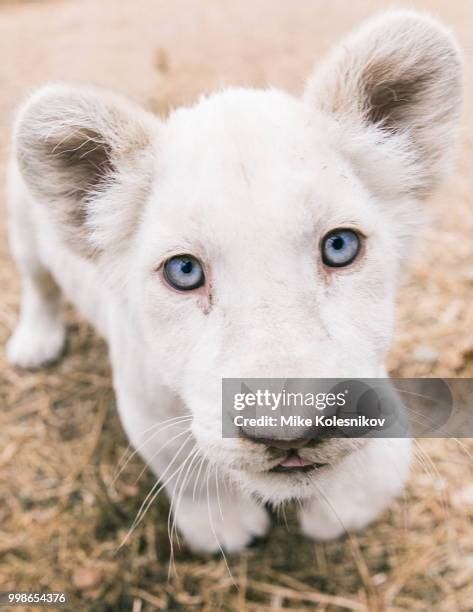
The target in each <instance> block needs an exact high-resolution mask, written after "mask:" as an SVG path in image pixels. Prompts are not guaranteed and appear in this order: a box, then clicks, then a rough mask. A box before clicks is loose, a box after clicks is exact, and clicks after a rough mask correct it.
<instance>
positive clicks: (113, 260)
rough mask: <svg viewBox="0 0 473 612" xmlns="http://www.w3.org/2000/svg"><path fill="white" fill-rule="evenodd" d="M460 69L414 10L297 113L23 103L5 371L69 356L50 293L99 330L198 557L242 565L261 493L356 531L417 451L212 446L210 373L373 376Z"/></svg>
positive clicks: (322, 524) (45, 98)
mask: <svg viewBox="0 0 473 612" xmlns="http://www.w3.org/2000/svg"><path fill="white" fill-rule="evenodd" d="M461 75H462V65H461V60H460V56H459V51H458V49H457V46H456V44H455V41H454V39H453V38H452V36H451V34H450V33H449V32H448V31H447V30H446V29H445V28H444V27H443V26H442V25H441V24H439V23H438V22H437V21H435V20H434V19H432V18H430V17H428V16H424V15H419V14H417V13H414V12H409V11H400V12H398V11H396V12H391V13H387V14H385V15H382V16H380V17H376V18H374V19H372V20H370V21H368V22H367V23H366V24H364V25H363V26H362V27H361V29H359V30H358V31H356V32H355V33H353V34H351V35H350V36H348V37H347V38H346V39H345V40H344V41H343V43H342V44H341V45H339V46H338V47H336V48H335V49H334V51H333V52H332V53H331V54H330V55H329V57H328V58H327V59H326V60H325V62H324V63H322V65H321V66H320V67H319V68H317V69H316V71H315V73H314V74H313V75H312V76H311V77H310V79H309V81H308V84H307V87H306V90H305V92H304V95H303V96H302V98H301V99H298V98H294V97H292V96H290V95H288V94H287V93H284V92H282V91H277V90H272V89H267V90H257V89H227V90H225V91H221V92H218V93H216V94H214V95H211V96H209V97H206V98H202V99H201V100H200V101H199V102H198V103H197V104H196V105H195V106H193V107H190V108H181V109H179V110H177V111H175V112H174V113H173V114H172V115H171V116H170V117H169V118H168V119H167V120H166V121H162V120H160V119H158V118H156V117H155V116H153V115H151V114H149V113H148V112H145V111H144V110H142V109H140V108H138V107H137V106H135V105H133V104H132V103H130V102H127V101H126V100H124V99H123V98H121V97H118V96H115V95H113V94H110V93H107V92H103V91H100V90H97V89H89V88H83V87H73V86H65V85H50V86H46V87H44V88H43V89H41V90H40V91H38V92H37V93H35V94H34V95H33V96H31V97H30V98H29V99H28V100H27V101H26V103H25V104H24V105H23V106H22V108H21V109H20V112H19V115H18V119H17V122H16V125H15V130H14V137H13V159H12V164H11V171H10V214H11V245H12V250H13V253H14V256H15V259H16V262H17V264H18V267H19V269H20V271H21V274H22V279H23V290H22V301H21V315H20V319H19V323H18V326H17V328H16V330H15V333H14V334H13V336H12V338H11V339H10V341H9V344H8V347H7V353H8V358H9V360H10V361H11V363H13V364H16V365H17V366H20V367H25V368H35V367H38V366H41V365H42V364H45V363H48V362H50V361H52V360H55V359H57V358H58V357H59V356H60V354H61V352H62V350H63V346H64V342H65V328H64V323H63V320H62V317H61V295H62V294H64V296H65V297H67V298H68V299H70V300H71V301H72V302H73V303H74V304H76V306H77V308H78V309H79V310H80V311H81V313H82V314H83V315H84V316H85V317H87V319H88V320H89V321H91V322H92V323H93V324H94V325H95V327H96V328H97V330H98V331H99V332H100V333H101V334H103V335H104V336H105V338H106V339H107V340H108V343H109V346H110V356H111V360H112V363H113V372H114V388H115V391H116V396H117V401H118V409H119V412H120V415H121V419H122V421H123V425H124V427H125V429H126V431H127V432H128V435H129V437H130V440H131V442H132V444H134V445H135V447H136V448H138V449H139V451H140V453H141V454H142V456H143V458H144V459H145V460H146V461H147V462H148V463H149V465H150V466H151V467H152V469H153V470H154V471H155V473H156V475H157V476H158V477H159V478H160V479H161V481H162V483H163V485H164V486H165V487H166V489H167V491H168V493H169V495H170V496H171V499H172V510H173V513H174V520H175V521H176V524H177V527H178V528H179V529H180V531H181V532H182V533H183V534H184V536H185V538H186V539H187V542H188V544H189V545H190V546H191V547H192V548H193V549H195V550H204V551H216V550H218V549H219V547H222V548H223V549H225V550H227V551H237V550H240V549H241V548H242V547H244V546H245V545H247V544H248V543H249V542H250V540H251V538H252V537H253V536H258V535H262V534H263V533H264V532H265V530H266V528H267V525H268V519H267V515H266V511H265V509H264V505H263V502H266V501H269V502H272V503H275V504H277V503H280V502H283V501H284V500H288V499H298V500H299V501H300V508H301V509H300V520H301V525H302V529H303V530H304V532H305V533H306V534H308V535H309V536H311V537H313V538H316V539H326V538H334V537H337V536H338V535H339V534H341V533H342V532H343V531H344V530H345V529H348V530H349V529H358V528H361V527H363V526H365V525H367V524H368V523H369V522H370V521H372V520H373V519H375V518H376V517H377V516H378V515H379V513H380V512H381V511H383V509H385V508H386V507H387V506H388V505H389V503H390V501H391V500H392V499H393V497H394V496H395V495H397V494H398V493H399V492H400V491H401V489H402V486H403V483H404V482H405V479H406V477H407V474H408V469H409V463H410V444H409V441H408V440H380V439H377V440H370V441H364V442H362V441H360V440H358V441H356V440H351V441H350V440H337V439H332V440H325V441H323V442H321V441H320V440H312V441H310V442H307V441H301V440H290V441H287V440H281V439H274V440H271V439H266V440H263V441H262V440H261V439H253V438H251V437H248V436H246V437H242V438H236V439H225V438H223V437H222V430H221V427H222V417H221V380H222V377H226V376H230V377H264V376H268V377H291V376H292V377H338V378H345V377H380V376H385V370H384V366H383V361H384V358H385V354H386V351H387V349H388V347H389V344H390V340H391V336H392V330H393V305H394V297H395V293H396V286H397V284H398V279H399V276H400V270H401V267H402V263H403V261H404V259H405V254H406V251H407V250H408V246H409V240H410V237H411V236H413V234H414V233H415V231H416V228H417V225H418V219H419V212H418V208H417V203H418V201H419V200H421V199H423V198H424V197H425V196H427V195H428V194H430V193H431V192H432V190H433V189H434V187H435V186H436V184H437V183H438V181H439V179H440V178H441V177H442V175H443V174H444V172H445V171H446V169H447V168H448V162H449V158H450V154H451V149H452V144H453V141H454V135H455V132H456V129H457V122H458V116H459V110H460V101H461V89H462V88H461Z"/></svg>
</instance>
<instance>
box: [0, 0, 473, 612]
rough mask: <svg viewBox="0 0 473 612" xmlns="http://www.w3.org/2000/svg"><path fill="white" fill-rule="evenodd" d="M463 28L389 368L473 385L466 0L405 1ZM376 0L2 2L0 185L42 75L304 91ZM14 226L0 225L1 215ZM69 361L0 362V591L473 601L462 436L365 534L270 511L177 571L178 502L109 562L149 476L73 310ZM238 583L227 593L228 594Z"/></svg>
mask: <svg viewBox="0 0 473 612" xmlns="http://www.w3.org/2000/svg"><path fill="white" fill-rule="evenodd" d="M411 4H414V5H415V6H418V7H421V8H424V7H425V8H428V9H431V10H433V11H434V12H437V13H438V14H439V15H440V16H442V17H443V18H444V19H445V20H446V21H447V22H448V23H450V24H452V25H453V26H454V27H455V29H456V31H457V33H458V36H459V39H460V41H461V43H462V45H463V48H464V50H465V53H466V68H467V77H468V78H467V101H466V112H465V119H464V138H463V143H462V148H461V150H460V155H459V158H460V161H459V164H458V169H457V171H456V174H455V175H454V176H453V177H452V179H451V180H450V182H449V183H448V184H447V185H446V186H445V187H444V188H443V191H442V192H441V193H440V194H439V195H438V196H437V197H436V198H435V199H433V200H432V201H430V202H429V206H430V207H431V210H432V212H433V224H432V227H431V229H430V230H428V231H427V232H426V235H425V236H424V237H423V242H422V246H421V248H420V250H419V254H418V256H417V258H416V259H415V261H414V262H413V265H412V268H411V270H410V273H409V277H408V280H407V283H406V286H405V287H404V289H403V291H402V294H401V296H400V303H399V314H400V321H399V329H398V333H397V336H396V344H395V346H394V348H393V351H392V354H391V357H390V368H391V371H392V372H393V373H395V374H396V375H398V376H415V375H421V376H462V377H472V376H473V337H472V329H473V312H472V310H473V309H472V306H471V302H472V297H473V267H472V254H473V253H472V250H473V249H472V238H473V214H472V197H473V196H472V193H473V179H472V178H471V177H472V175H471V167H470V164H471V159H472V155H473V140H472V138H471V128H472V121H473V119H472V113H471V109H472V108H473V107H472V99H471V85H470V80H469V76H470V71H471V66H472V65H473V61H472V45H473V43H472V42H471V40H472V39H471V32H472V27H473V4H471V3H469V2H466V1H465V2H462V1H461V0H451V1H450V2H448V3H447V2H440V0H438V1H436V2H435V1H431V2H414V3H411ZM382 5H383V3H381V2H369V1H368V0H359V1H358V2H349V1H348V0H344V1H340V0H334V1H332V2H330V3H328V2H323V1H321V0H311V1H305V0H304V1H302V0H300V1H299V2H297V3H296V2H289V1H278V2H274V1H271V0H253V1H252V2H250V1H249V0H248V1H244V0H224V1H217V0H207V1H204V0H202V1H201V2H197V1H195V0H187V1H184V0H174V1H173V0H168V1H167V2H166V1H151V0H149V1H146V0H136V1H135V2H131V1H128V2H118V0H117V1H115V2H113V1H111V0H103V1H101V2H94V1H93V0H82V1H81V2H72V1H71V2H66V1H60V0H56V1H53V0H51V1H44V2H20V1H16V2H5V1H4V2H2V3H1V4H0V51H1V57H2V63H1V65H0V82H1V95H0V122H1V125H2V128H3V129H2V130H1V132H0V146H1V157H0V161H1V166H0V172H1V176H0V178H1V179H2V182H3V178H4V174H5V159H6V155H7V150H8V131H9V125H10V120H11V114H12V111H13V109H14V107H15V105H16V104H17V102H18V100H19V99H20V98H21V96H22V95H24V94H25V93H26V92H27V91H29V90H30V89H32V88H33V87H34V86H36V85H39V84H40V83H43V82H44V81H46V80H55V79H61V80H64V79H65V80H82V81H84V80H86V81H92V82H95V83H99V84H101V85H105V86H110V87H112V88H114V89H116V90H118V91H121V92H124V93H126V94H127V95H130V96H133V97H135V98H136V99H138V100H141V101H142V102H143V103H144V104H145V105H146V106H148V107H150V108H152V109H154V110H155V111H157V112H165V111H166V110H167V109H168V107H169V106H170V105H174V104H178V103H181V102H190V101H192V100H193V99H195V97H196V95H197V94H198V93H200V92H202V91H206V90H209V89H212V88H214V87H218V86H220V85H222V84H226V83H237V84H247V85H253V84H260V85H264V84H266V83H272V84H275V85H278V86H283V87H287V88H288V89H290V90H291V91H300V89H301V86H302V82H303V77H304V76H305V75H306V74H307V72H308V70H309V69H310V66H311V65H312V63H313V61H314V60H315V59H316V58H317V57H318V56H319V55H320V54H321V53H322V52H323V51H324V50H325V49H326V48H327V47H328V46H329V44H331V43H332V42H334V41H335V40H336V39H337V38H338V36H339V35H340V34H341V33H342V32H344V31H346V30H347V29H348V28H349V27H351V26H352V25H353V24H355V23H356V22H358V21H359V20H360V19H361V18H363V17H364V16H366V15H368V14H370V13H372V12H373V11H374V10H376V9H379V8H380V7H381V6H382ZM2 217H3V215H2ZM0 231H1V234H0V235H1V240H0V260H1V264H0V286H1V288H2V301H1V308H0V342H1V345H2V346H3V344H4V342H5V340H6V339H7V337H8V335H9V334H10V331H11V330H12V328H13V325H14V323H15V318H16V313H17V307H18V288H19V284H18V277H17V274H16V272H15V270H14V267H13V264H12V261H11V259H10V256H9V254H8V249H7V245H6V242H5V223H3V222H2V223H1V228H0ZM68 316H69V322H70V332H71V333H70V342H69V346H68V350H67V354H66V356H65V358H64V360H63V361H62V362H61V363H60V364H58V365H56V366H55V367H52V368H50V369H48V370H47V371H42V372H37V373H22V372H18V371H15V370H14V369H12V368H11V367H10V366H9V365H8V364H7V363H6V362H5V361H4V359H3V357H0V401H1V410H0V591H1V590H7V589H14V588H15V589H32V588H35V589H39V588H43V589H50V590H65V591H67V592H68V593H69V594H70V596H71V603H70V606H69V609H70V610H90V611H94V610H97V611H105V610H113V611H117V610H118V611H121V610H130V611H133V612H139V611H140V610H141V611H147V610H155V609H159V610H161V609H162V610H192V609H197V610H220V609H221V610H248V611H250V610H272V611H273V612H274V611H277V610H283V609H284V610H286V609H291V610H307V609H317V610H320V611H327V612H328V611H334V610H360V611H362V610H370V611H375V610H380V611H381V610H389V611H390V612H395V611H399V612H401V611H404V610H429V611H433V610H435V611H439V612H440V611H443V612H454V611H466V610H471V609H473V527H472V524H471V515H472V508H473V480H472V463H471V455H469V452H471V451H472V450H473V444H472V443H471V441H468V440H464V441H463V442H461V443H459V442H456V441H453V440H423V441H421V447H422V450H421V451H419V458H420V460H419V462H418V464H417V467H416V469H415V472H414V474H413V476H412V479H411V481H410V485H409V487H408V490H407V491H406V494H405V497H404V499H401V500H399V501H398V503H397V504H396V505H394V506H393V508H392V509H391V510H390V511H389V512H387V513H386V514H385V515H384V516H383V517H382V518H381V520H379V521H378V522H377V523H376V524H375V525H374V526H372V527H371V528H369V529H367V530H366V531H364V532H363V533H360V534H357V535H356V536H353V537H352V538H349V539H345V540H343V541H339V542H333V543H330V544H324V545H314V544H313V543H311V542H309V541H307V540H304V539H303V538H301V537H300V535H299V534H298V532H297V526H296V525H295V524H294V521H293V517H292V512H291V510H290V509H289V510H288V517H287V523H288V524H287V526H286V524H285V521H284V519H283V517H279V518H278V517H274V526H273V528H272V531H271V534H270V537H269V539H268V540H267V542H264V543H262V544H261V545H260V546H258V547H257V548H254V549H252V550H250V551H249V552H248V553H246V554H244V555H241V556H239V557H235V558H232V559H229V561H228V563H229V566H230V569H231V573H232V575H233V580H232V579H231V578H230V576H229V573H228V570H227V568H226V566H225V563H224V561H223V560H222V559H221V558H220V557H215V558H206V557H197V556H193V555H191V554H190V553H189V552H188V551H186V550H185V548H177V550H176V554H175V567H174V570H173V572H172V575H171V578H170V579H169V580H168V569H169V567H168V566H169V553H170V548H169V543H168V538H167V526H166V517H167V511H168V504H167V501H166V500H165V499H164V498H163V499H161V500H160V501H159V502H158V503H157V504H155V505H154V506H153V507H152V509H151V510H150V512H149V513H148V515H147V517H146V519H145V521H144V522H143V523H142V525H141V526H140V527H139V528H138V529H137V530H136V532H135V533H134V535H133V537H132V538H131V539H130V541H129V543H128V544H127V545H126V546H125V547H123V548H122V549H120V550H119V551H117V548H118V545H119V543H120V542H121V540H122V538H123V536H124V534H125V532H126V530H127V528H128V527H129V525H130V524H131V522H132V520H133V518H134V516H135V513H136V512H137V510H138V508H139V505H140V501H141V500H142V499H143V496H144V495H145V494H146V492H147V490H148V489H149V487H150V486H151V484H152V482H153V477H152V475H151V474H150V473H148V472H146V473H145V475H144V476H143V477H142V478H141V479H139V480H138V482H136V480H137V477H138V475H139V473H140V471H141V469H142V464H141V462H140V461H139V460H138V459H135V460H133V461H132V462H131V463H130V464H129V465H128V467H127V469H126V470H125V471H124V473H123V474H122V476H121V477H120V478H119V479H118V481H117V482H116V483H115V484H113V485H112V484H111V483H112V478H113V475H114V473H115V471H116V468H117V463H118V461H119V458H120V457H121V456H122V454H123V452H124V450H125V448H126V446H127V441H126V439H125V436H124V434H123V432H122V430H121V428H120V425H119V422H118V418H117V415H116V413H115V410H114V406H113V396H112V393H111V390H110V372H109V367H108V362H107V356H106V348H105V346H104V344H103V342H102V341H101V340H99V339H98V338H97V337H96V336H95V335H94V334H93V333H92V332H91V330H90V329H89V328H88V327H87V325H86V324H85V323H84V322H82V321H79V320H78V318H77V317H76V316H75V315H74V314H73V313H72V312H70V313H69V315H68ZM235 585H236V586H235Z"/></svg>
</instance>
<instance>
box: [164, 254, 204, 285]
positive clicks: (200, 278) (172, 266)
mask: <svg viewBox="0 0 473 612" xmlns="http://www.w3.org/2000/svg"><path fill="white" fill-rule="evenodd" d="M164 277H165V279H166V280H167V282H168V283H169V284H170V285H171V287H174V289H178V290H179V291H190V290H191V289H197V288H198V287H202V285H203V284H204V283H205V275H204V270H203V268H202V265H201V264H200V262H199V261H198V260H197V259H196V258H195V257H193V256H192V255H176V257H171V258H170V259H168V260H167V261H166V262H165V264H164Z"/></svg>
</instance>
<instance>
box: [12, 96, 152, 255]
mask: <svg viewBox="0 0 473 612" xmlns="http://www.w3.org/2000/svg"><path fill="white" fill-rule="evenodd" d="M158 126H159V122H158V120H157V119H156V118H154V117H153V116H152V115H151V114H149V113H147V112H145V111H144V110H143V109H141V108H140V107H138V106H137V105H135V104H133V103H131V102H128V101H127V100H126V99H124V98H122V97H121V96H117V95H115V94H112V93H109V92H107V91H102V90H99V89H95V88H89V87H69V86H66V85H49V86H46V87H44V88H42V89H40V90H39V91H38V92H36V93H35V94H33V96H31V98H30V99H29V100H27V101H26V103H25V104H24V105H23V107H22V108H21V110H20V112H19V114H18V119H17V121H16V125H15V130H14V142H13V144H14V155H15V160H16V163H17V165H18V168H19V170H20V172H21V175H22V177H23V179H24V181H25V183H26V185H27V187H28V188H29V190H30V192H31V193H32V194H33V196H34V197H35V199H36V200H37V201H38V203H39V204H40V205H42V206H43V207H44V208H45V209H46V210H47V211H48V213H49V215H50V218H51V220H52V222H53V223H54V224H55V226H56V228H57V230H58V232H59V234H60V235H61V236H62V239H63V240H64V242H66V243H67V244H68V245H69V246H70V247H71V248H73V249H74V250H75V251H76V252H78V253H80V254H81V255H83V256H86V257H91V256H94V255H97V254H100V253H102V252H106V251H108V252H110V253H113V252H114V251H116V250H117V249H122V248H123V247H124V246H126V245H127V243H128V242H129V239H130V237H131V236H132V234H133V231H134V229H135V227H136V226H137V224H138V221H139V218H140V207H141V206H142V205H143V204H144V202H145V199H146V196H147V193H148V190H149V188H150V183H151V176H152V165H153V164H152V162H153V145H154V140H155V134H156V131H157V129H158Z"/></svg>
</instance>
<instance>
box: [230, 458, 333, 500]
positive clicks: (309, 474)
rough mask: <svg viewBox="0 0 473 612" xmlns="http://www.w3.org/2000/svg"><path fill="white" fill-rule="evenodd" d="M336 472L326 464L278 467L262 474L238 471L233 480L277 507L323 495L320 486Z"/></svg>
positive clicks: (233, 475)
mask: <svg viewBox="0 0 473 612" xmlns="http://www.w3.org/2000/svg"><path fill="white" fill-rule="evenodd" d="M334 469H336V467H335V468H334V467H332V466H331V465H329V464H325V463H324V464H322V463H314V464H308V465H302V466H294V467H285V466H281V465H277V466H275V467H273V468H271V469H269V470H266V471H261V472H250V471H247V470H235V471H234V473H233V474H232V479H233V480H234V481H235V482H236V483H237V484H238V485H239V486H240V487H241V488H243V490H244V491H246V492H247V493H249V494H250V495H252V496H255V497H257V498H259V499H261V500H262V501H263V502H270V503H276V504H277V503H281V502H284V501H290V500H295V499H298V500H301V499H307V498H310V497H314V495H317V494H318V493H319V495H320V486H323V481H324V479H325V477H326V476H328V475H329V474H330V473H333V470H334Z"/></svg>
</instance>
